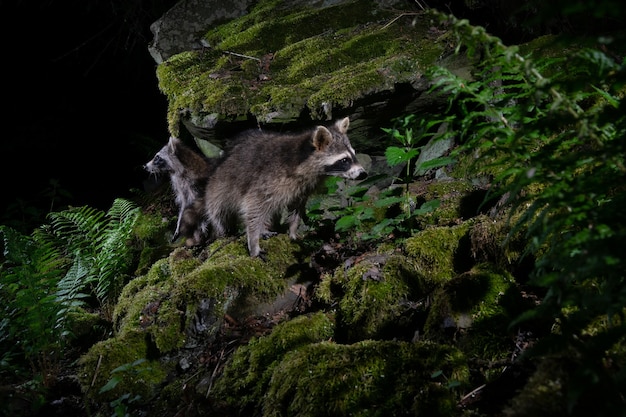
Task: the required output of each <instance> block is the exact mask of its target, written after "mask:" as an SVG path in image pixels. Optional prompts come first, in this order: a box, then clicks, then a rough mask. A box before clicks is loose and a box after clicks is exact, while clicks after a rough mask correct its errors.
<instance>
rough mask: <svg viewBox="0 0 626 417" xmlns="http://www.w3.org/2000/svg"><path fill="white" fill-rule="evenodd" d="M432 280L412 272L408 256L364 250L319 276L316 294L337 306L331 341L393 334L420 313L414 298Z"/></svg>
mask: <svg viewBox="0 0 626 417" xmlns="http://www.w3.org/2000/svg"><path fill="white" fill-rule="evenodd" d="M434 287H435V284H434V283H432V282H429V281H428V280H427V279H425V278H424V277H423V276H422V275H420V274H419V273H418V272H417V268H416V267H415V265H414V264H413V261H412V260H411V259H410V258H407V257H405V256H404V255H402V254H399V253H397V251H391V252H387V253H378V254H377V253H370V254H364V255H363V256H361V257H360V259H359V261H358V262H357V263H356V264H354V265H352V266H350V267H349V268H347V267H346V265H342V266H340V267H338V268H337V269H336V270H335V272H334V274H333V275H332V276H331V275H327V276H325V277H323V280H322V282H321V283H320V284H319V286H318V287H317V289H316V298H318V299H319V300H321V301H322V302H324V303H326V304H328V305H336V306H337V307H336V308H337V328H338V331H337V340H338V341H340V342H355V341H359V340H364V339H370V338H385V337H386V335H387V334H395V335H396V336H398V334H399V333H400V332H402V331H403V329H406V328H407V327H409V328H412V329H413V330H412V331H414V326H413V327H412V326H411V322H412V321H413V320H414V319H415V316H416V315H419V313H420V312H423V311H422V310H420V309H419V308H418V307H415V306H414V305H417V304H419V303H416V302H415V301H417V300H420V299H423V298H424V297H425V296H426V294H428V293H429V292H430V291H432V290H433V288H434Z"/></svg>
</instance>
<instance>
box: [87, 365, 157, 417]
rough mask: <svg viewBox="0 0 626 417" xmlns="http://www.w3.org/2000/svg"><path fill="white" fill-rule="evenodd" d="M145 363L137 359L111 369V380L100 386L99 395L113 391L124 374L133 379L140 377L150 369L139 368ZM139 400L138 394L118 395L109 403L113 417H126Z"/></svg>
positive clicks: (146, 367) (145, 367)
mask: <svg viewBox="0 0 626 417" xmlns="http://www.w3.org/2000/svg"><path fill="white" fill-rule="evenodd" d="M145 362H146V359H144V358H141V359H137V360H136V361H134V362H133V363H126V364H124V365H120V366H118V367H117V368H115V369H113V370H112V371H111V379H109V381H108V382H107V383H106V384H105V385H104V386H102V388H100V391H99V393H100V394H102V393H105V392H108V391H111V390H112V389H114V388H115V387H116V386H117V384H119V383H120V382H121V381H122V379H123V378H124V375H125V374H130V375H132V376H133V377H135V376H141V374H142V373H143V372H147V371H150V367H148V366H140V365H143V364H144V363H145ZM140 400H141V395H138V394H137V395H133V394H130V393H125V394H122V395H120V396H119V397H118V398H116V399H115V400H113V401H111V403H110V404H109V405H110V406H111V408H112V409H113V412H114V414H113V416H114V417H126V416H130V415H131V414H130V413H129V411H130V409H131V408H132V405H133V404H134V403H137V402H139V401H140Z"/></svg>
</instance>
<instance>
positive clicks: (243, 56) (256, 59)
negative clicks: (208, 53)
mask: <svg viewBox="0 0 626 417" xmlns="http://www.w3.org/2000/svg"><path fill="white" fill-rule="evenodd" d="M222 53H224V54H228V55H234V56H238V57H239V58H246V59H254V60H255V61H259V62H261V60H260V59H259V58H255V57H253V56H250V55H244V54H238V53H237V52H231V51H222Z"/></svg>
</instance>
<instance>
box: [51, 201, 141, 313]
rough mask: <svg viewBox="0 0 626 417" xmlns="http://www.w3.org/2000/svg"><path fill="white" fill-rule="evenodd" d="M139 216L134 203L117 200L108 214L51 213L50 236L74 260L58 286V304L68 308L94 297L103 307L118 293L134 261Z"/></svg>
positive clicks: (82, 211) (92, 211)
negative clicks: (132, 240)
mask: <svg viewBox="0 0 626 417" xmlns="http://www.w3.org/2000/svg"><path fill="white" fill-rule="evenodd" d="M138 215H139V208H138V207H136V206H135V204H134V203H132V202H130V201H128V200H124V199H116V200H115V201H114V202H113V205H112V206H111V208H110V209H109V211H108V212H107V213H104V212H102V211H100V210H96V209H94V208H91V207H87V206H85V207H77V208H70V209H68V210H64V211H61V212H55V213H50V214H49V218H50V227H49V228H48V229H47V232H48V233H49V234H50V236H51V237H52V239H53V240H54V241H55V242H56V244H57V245H59V246H60V247H62V248H64V249H63V252H64V255H65V256H66V257H68V258H69V259H70V260H71V266H70V268H69V269H68V271H67V273H66V274H65V276H64V277H63V279H62V280H61V281H60V282H59V292H58V297H59V301H60V302H62V303H63V304H65V305H66V306H68V307H71V306H72V305H76V304H78V305H79V304H80V300H81V299H83V298H85V297H89V296H91V295H92V294H93V295H95V296H96V297H97V298H98V300H99V302H100V304H104V303H105V302H106V301H107V300H108V299H109V298H110V296H111V295H113V294H114V293H115V291H117V290H119V288H120V286H121V284H122V280H123V278H124V274H125V273H126V271H127V269H128V267H129V266H130V263H131V261H132V253H131V251H130V248H129V246H128V241H129V239H130V237H131V233H132V229H133V226H134V224H135V221H136V219H137V217H138Z"/></svg>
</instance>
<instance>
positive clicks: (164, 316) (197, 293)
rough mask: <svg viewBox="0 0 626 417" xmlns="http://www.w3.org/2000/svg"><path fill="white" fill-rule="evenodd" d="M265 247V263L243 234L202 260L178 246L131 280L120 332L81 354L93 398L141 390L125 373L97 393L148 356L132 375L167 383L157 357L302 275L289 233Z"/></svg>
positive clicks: (212, 330)
mask: <svg viewBox="0 0 626 417" xmlns="http://www.w3.org/2000/svg"><path fill="white" fill-rule="evenodd" d="M261 245H262V247H263V248H264V249H266V250H267V251H268V255H267V260H266V261H262V260H260V259H258V258H251V257H250V256H249V254H248V251H247V247H246V245H245V239H244V238H240V239H236V240H232V239H225V240H220V241H216V242H215V243H213V244H212V245H210V246H208V247H207V249H206V251H207V252H208V253H209V255H208V259H206V260H205V261H203V262H202V261H200V258H199V257H198V256H196V254H194V252H193V251H192V250H191V249H187V248H178V249H176V250H174V251H173V252H172V253H171V254H170V256H169V257H167V258H164V259H161V260H159V261H157V262H155V263H154V265H153V266H152V267H151V268H150V270H149V271H148V273H147V274H146V275H144V276H141V277H137V278H136V279H134V280H133V281H131V282H130V283H128V284H127V285H126V287H125V288H124V289H123V291H122V293H121V295H120V298H119V301H118V303H117V305H116V307H115V310H114V313H113V320H114V329H115V336H114V337H112V338H110V339H108V340H105V341H103V342H100V343H98V344H96V345H94V346H93V347H92V348H91V349H90V350H89V351H88V352H87V353H86V354H85V355H84V356H83V358H82V359H81V369H82V371H81V375H82V380H81V384H82V386H83V388H84V389H85V391H88V392H89V393H90V394H91V395H92V398H93V399H94V400H95V399H98V400H106V401H109V400H110V399H112V398H117V397H115V395H119V394H120V393H135V391H136V388H135V386H134V384H136V380H135V378H134V377H133V378H130V377H129V378H126V377H125V378H123V379H122V380H121V381H120V382H119V384H118V387H116V389H115V390H111V391H108V392H107V393H106V394H103V395H104V396H98V394H97V389H96V388H98V389H99V388H100V387H102V386H104V385H105V384H106V382H107V381H108V380H109V379H110V378H111V372H112V371H113V369H115V368H118V367H120V366H127V365H128V364H132V363H134V362H135V361H138V360H141V359H148V360H149V361H148V362H147V363H144V364H141V365H138V366H137V369H130V370H129V373H131V374H133V373H138V374H144V373H146V374H147V375H151V379H150V381H151V382H150V384H151V383H152V381H154V383H155V384H159V383H162V382H163V381H162V379H160V378H161V377H162V376H164V373H165V371H164V369H162V366H161V365H158V363H154V364H153V363H152V362H154V361H155V360H156V359H158V358H160V357H163V355H165V354H170V355H173V354H174V353H175V352H176V350H178V349H180V348H182V347H183V346H185V344H186V343H187V342H188V341H189V340H190V339H191V338H204V339H205V342H206V341H207V340H211V338H212V337H214V336H215V334H216V333H217V332H218V331H219V329H220V326H221V324H222V318H223V316H224V315H225V314H226V313H227V312H230V310H229V308H232V306H233V305H235V304H236V300H237V299H238V298H240V297H254V298H255V299H257V300H271V299H272V298H274V297H277V296H279V295H281V294H282V293H283V291H284V290H285V287H286V282H287V279H288V278H291V279H293V277H294V276H297V274H298V271H299V268H298V266H299V265H300V266H301V263H302V260H299V259H298V254H299V246H298V245H297V244H296V243H294V242H292V241H291V240H290V239H289V238H288V237H287V236H285V235H279V236H276V237H273V238H270V239H268V240H266V241H263V242H261ZM285 271H290V273H289V274H287V273H286V272H285ZM207 306H208V307H209V308H210V309H211V311H210V312H204V311H203V313H206V317H204V319H205V321H206V322H205V323H203V325H206V326H205V327H206V328H203V330H202V332H203V333H202V334H201V335H198V334H197V326H196V324H197V323H196V320H197V313H198V311H199V310H200V309H201V308H205V307H207ZM121 350H124V352H123V353H122V352H120V351H121ZM157 362H158V361H157ZM98 363H99V365H98ZM164 363H171V362H167V361H165V362H164ZM148 364H149V366H148ZM164 366H174V365H164ZM144 367H149V368H150V369H149V370H147V369H144ZM133 368H134V367H133ZM148 371H149V372H148ZM92 381H94V382H92ZM150 384H147V385H146V387H145V389H144V390H142V391H141V392H137V394H138V395H140V396H141V397H142V398H149V396H150V395H151V392H152V389H153V388H154V387H153V386H152V385H150ZM94 387H95V388H94Z"/></svg>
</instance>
